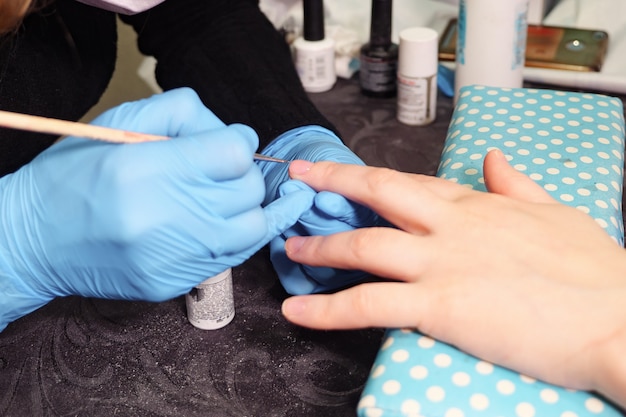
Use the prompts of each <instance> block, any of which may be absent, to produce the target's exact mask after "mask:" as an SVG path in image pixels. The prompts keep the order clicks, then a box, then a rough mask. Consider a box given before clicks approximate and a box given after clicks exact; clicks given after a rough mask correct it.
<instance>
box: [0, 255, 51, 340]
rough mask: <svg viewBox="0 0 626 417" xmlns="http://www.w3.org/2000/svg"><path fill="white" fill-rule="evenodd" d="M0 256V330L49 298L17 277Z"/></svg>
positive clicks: (46, 301)
mask: <svg viewBox="0 0 626 417" xmlns="http://www.w3.org/2000/svg"><path fill="white" fill-rule="evenodd" d="M4 258H5V256H3V255H2V256H0V262H2V263H1V264H0V332H1V331H3V330H4V328H5V327H6V326H7V325H8V324H9V323H11V322H13V321H15V320H17V319H19V318H20V317H23V316H25V315H27V314H28V313H31V312H32V311H35V310H37V309H38V308H40V307H42V306H44V305H45V304H47V303H48V302H49V301H50V299H43V298H42V297H41V295H39V294H37V293H36V292H35V291H33V289H32V288H30V287H28V286H27V285H26V284H25V283H24V282H23V281H22V280H21V279H20V278H18V277H17V276H16V275H15V274H14V272H13V271H12V270H11V268H10V267H9V266H8V265H7V263H6V262H4Z"/></svg>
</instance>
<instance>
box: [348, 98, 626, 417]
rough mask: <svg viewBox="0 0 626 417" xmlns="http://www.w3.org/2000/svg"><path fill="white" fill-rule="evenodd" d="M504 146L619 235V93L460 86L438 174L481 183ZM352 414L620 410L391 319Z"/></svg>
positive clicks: (482, 416)
mask: <svg viewBox="0 0 626 417" xmlns="http://www.w3.org/2000/svg"><path fill="white" fill-rule="evenodd" d="M494 148H498V149H501V150H502V151H503V152H504V153H505V154H506V155H507V158H508V159H509V161H510V162H511V164H512V165H513V166H514V167H515V168H517V169H518V170H520V171H522V172H524V173H525V174H527V175H529V176H530V177H531V178H533V179H534V180H535V181H536V182H537V183H539V184H541V185H542V186H543V187H544V188H545V189H546V190H547V191H548V192H550V194H551V195H552V196H553V197H554V198H556V199H557V200H559V201H561V202H563V203H564V204H569V205H572V206H574V207H577V208H579V209H580V210H583V211H584V212H586V213H588V214H589V215H591V216H592V217H593V218H594V219H596V221H597V222H598V223H599V224H600V225H601V226H602V227H603V228H604V229H605V230H606V231H607V233H609V234H610V235H611V236H612V237H613V238H614V239H615V240H616V241H617V242H619V244H621V245H623V242H624V230H623V221H622V207H621V201H622V199H621V198H622V197H621V196H622V191H621V190H622V178H623V166H624V161H623V155H624V119H623V109H622V103H621V101H620V100H618V99H616V98H612V97H608V96H603V95H597V94H583V93H574V92H561V91H552V90H539V89H501V88H491V87H482V86H470V87H464V88H463V89H462V90H461V92H460V96H459V100H458V103H457V106H456V108H455V111H454V114H453V116H452V120H451V122H450V127H449V129H448V136H447V138H446V142H445V144H444V149H443V152H442V158H441V163H440V166H439V170H438V173H437V175H438V176H440V177H442V178H447V179H449V180H450V181H455V182H458V183H461V184H464V185H467V186H468V187H472V188H474V189H477V190H485V185H484V179H483V177H482V161H483V159H484V156H485V155H486V153H487V152H488V151H489V150H490V149H494ZM357 414H358V416H359V417H392V416H393V417H400V416H406V417H487V416H488V417H618V416H622V413H621V412H619V411H618V410H617V409H615V408H613V407H612V406H611V405H610V404H609V403H607V402H605V401H604V400H603V399H602V398H600V397H597V396H594V395H593V394H591V393H588V392H583V391H574V390H567V389H564V388H561V387H557V386H554V385H551V384H547V383H544V382H542V381H538V380H534V379H532V378H529V377H527V376H524V375H520V374H519V373H516V372H513V371H511V370H509V369H506V368H502V367H499V366H496V365H493V364H490V363H487V362H484V361H481V360H479V359H477V358H475V357H473V356H471V355H468V354H466V353H464V352H461V351H460V350H458V349H456V348H454V347H452V346H450V345H447V344H445V343H442V342H438V341H435V340H433V339H431V338H428V337H426V336H424V335H422V334H420V333H419V332H416V331H409V330H400V329H390V330H388V331H387V333H386V336H385V339H384V342H383V345H382V347H381V349H380V351H379V353H378V355H377V357H376V360H375V362H374V364H373V366H372V370H371V374H370V376H369V379H368V381H367V383H366V385H365V388H364V390H363V393H362V395H361V400H360V402H359V405H358V409H357Z"/></svg>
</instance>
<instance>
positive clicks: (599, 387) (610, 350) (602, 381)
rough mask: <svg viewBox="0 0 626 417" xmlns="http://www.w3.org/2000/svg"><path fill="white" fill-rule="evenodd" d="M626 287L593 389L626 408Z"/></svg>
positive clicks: (602, 349)
mask: <svg viewBox="0 0 626 417" xmlns="http://www.w3.org/2000/svg"><path fill="white" fill-rule="evenodd" d="M624 297H626V288H624V289H623V290H622V291H620V296H619V297H616V298H619V299H620V300H619V301H620V302H619V304H616V305H617V306H618V307H619V308H616V309H614V310H613V314H614V316H613V317H612V319H613V320H615V321H616V322H618V323H619V325H618V326H617V329H616V330H615V331H614V332H613V333H612V334H611V335H610V336H609V337H608V338H607V339H606V340H604V341H603V342H602V344H601V347H600V349H598V355H597V360H598V362H599V364H597V366H595V372H593V371H592V372H593V376H592V389H593V390H594V391H597V392H599V393H600V394H602V395H603V396H605V397H606V398H608V399H609V400H611V401H613V402H615V403H616V404H618V405H619V406H620V407H622V408H623V409H626V308H624V307H622V306H623V300H624Z"/></svg>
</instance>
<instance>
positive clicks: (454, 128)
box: [437, 86, 624, 245]
mask: <svg viewBox="0 0 626 417" xmlns="http://www.w3.org/2000/svg"><path fill="white" fill-rule="evenodd" d="M623 114H624V113H623V109H622V102H621V101H620V100H619V99H617V98H613V97H608V96H604V95H598V94H582V93H574V92H563V91H552V90H539V89H502V88H491V87H481V86H473V87H467V88H465V89H464V90H463V92H461V93H460V96H459V101H458V104H457V106H456V108H455V111H454V114H453V116H452V120H451V122H450V128H449V130H448V136H447V138H446V142H445V144H444V149H443V153H442V156H441V163H440V166H439V170H438V172H437V175H438V176H440V177H441V178H446V179H448V180H450V181H454V182H458V183H461V184H465V185H467V186H470V187H472V188H474V189H476V190H483V191H484V190H485V181H484V179H483V178H482V162H483V158H484V156H485V155H486V154H487V152H488V151H489V150H491V149H494V148H498V149H500V150H502V151H503V152H504V153H505V154H506V155H507V159H508V160H509V161H510V163H511V165H513V166H514V167H515V168H516V169H517V170H519V171H521V172H523V173H525V174H526V175H528V176H530V177H531V178H532V179H533V180H534V181H535V182H537V183H538V184H540V185H541V186H543V187H544V188H545V189H546V190H547V191H548V192H549V193H550V194H551V195H552V196H553V197H554V198H555V199H557V200H558V201H560V202H561V203H564V204H568V205H572V206H574V207H578V208H579V209H581V210H583V211H584V212H586V213H588V214H589V215H591V216H592V217H593V218H594V219H595V220H596V221H597V222H598V224H600V225H601V226H602V227H603V228H604V229H605V230H606V231H607V233H608V234H609V235H611V236H612V237H613V238H614V239H615V240H617V241H618V242H619V244H620V245H623V244H624V239H623V235H624V226H623V224H624V223H623V220H622V178H623V173H624V118H623Z"/></svg>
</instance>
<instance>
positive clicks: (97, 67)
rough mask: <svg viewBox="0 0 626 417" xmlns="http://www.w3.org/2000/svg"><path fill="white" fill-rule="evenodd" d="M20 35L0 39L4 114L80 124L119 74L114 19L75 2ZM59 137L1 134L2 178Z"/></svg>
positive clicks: (61, 1)
mask: <svg viewBox="0 0 626 417" xmlns="http://www.w3.org/2000/svg"><path fill="white" fill-rule="evenodd" d="M47 4H48V6H47V7H46V8H45V9H43V10H40V11H39V12H37V13H35V14H32V15H31V16H29V17H27V18H26V19H25V21H24V22H23V25H22V26H21V27H20V28H19V30H18V31H17V33H15V34H8V35H5V36H1V37H0V109H2V110H9V111H15V112H20V113H29V114H35V115H41V116H46V117H54V118H59V119H66V120H78V119H80V118H81V117H82V116H83V115H84V114H85V113H86V112H87V111H88V110H89V109H90V108H91V107H92V106H93V105H95V104H96V103H97V102H98V100H99V99H100V96H101V95H102V93H103V92H104V90H105V89H106V87H107V85H108V83H109V80H110V79H111V76H112V75H113V70H114V68H115V54H116V40H117V32H116V22H115V14H114V13H111V12H106V11H103V10H100V9H96V8H94V7H90V6H86V5H84V4H82V3H79V2H76V1H74V0H58V1H56V2H54V1H50V2H49V3H47ZM56 139H57V136H55V135H44V134H39V133H32V132H23V131H19V130H12V129H0V176H2V175H5V174H8V173H11V172H13V171H15V170H17V169H18V168H20V167H21V166H22V165H24V164H26V163H28V162H30V161H31V160H32V159H33V158H34V157H35V156H36V155H37V154H39V153H40V152H41V151H43V150H44V149H46V148H47V147H48V146H50V145H51V144H52V143H53V142H54V141H55V140H56Z"/></svg>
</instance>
